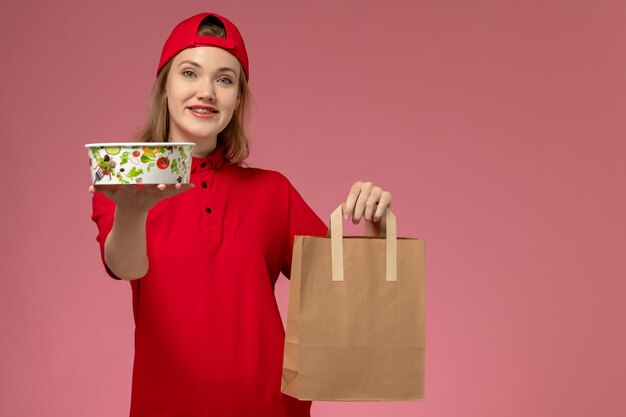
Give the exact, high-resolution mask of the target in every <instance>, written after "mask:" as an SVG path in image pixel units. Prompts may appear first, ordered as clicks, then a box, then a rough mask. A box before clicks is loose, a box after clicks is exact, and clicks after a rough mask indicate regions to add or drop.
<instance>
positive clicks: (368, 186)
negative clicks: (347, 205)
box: [352, 182, 374, 224]
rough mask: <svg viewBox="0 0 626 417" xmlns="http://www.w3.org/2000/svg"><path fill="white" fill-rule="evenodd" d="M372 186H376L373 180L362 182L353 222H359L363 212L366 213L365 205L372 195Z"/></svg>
mask: <svg viewBox="0 0 626 417" xmlns="http://www.w3.org/2000/svg"><path fill="white" fill-rule="evenodd" d="M372 188H374V184H372V183H371V182H364V183H362V184H361V193H360V194H359V198H358V199H357V200H356V205H355V206H354V214H353V215H352V223H353V224H359V222H360V221H361V217H363V213H365V205H366V204H367V200H368V199H369V197H370V194H371V192H372Z"/></svg>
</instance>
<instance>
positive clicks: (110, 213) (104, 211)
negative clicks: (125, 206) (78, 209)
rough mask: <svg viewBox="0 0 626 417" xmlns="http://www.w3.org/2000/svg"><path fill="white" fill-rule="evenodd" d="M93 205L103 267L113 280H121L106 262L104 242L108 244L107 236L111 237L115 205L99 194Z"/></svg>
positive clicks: (94, 198)
mask: <svg viewBox="0 0 626 417" xmlns="http://www.w3.org/2000/svg"><path fill="white" fill-rule="evenodd" d="M92 204H93V206H92V213H91V220H93V221H94V222H95V223H96V225H97V226H98V236H96V240H97V241H98V243H99V244H100V258H101V259H102V265H104V268H105V270H106V272H107V274H109V276H110V277H111V278H113V279H118V280H121V278H119V277H117V276H116V275H115V274H114V273H113V271H111V270H110V269H109V267H108V266H107V264H106V262H105V261H104V242H106V240H107V236H109V232H110V231H111V229H112V228H113V219H114V216H115V203H114V202H113V201H112V200H110V199H109V198H107V197H106V196H105V195H104V194H102V193H100V192H97V193H94V195H93V199H92Z"/></svg>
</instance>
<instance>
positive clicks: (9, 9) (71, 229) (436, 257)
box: [0, 0, 626, 417]
mask: <svg viewBox="0 0 626 417" xmlns="http://www.w3.org/2000/svg"><path fill="white" fill-rule="evenodd" d="M0 7H1V8H2V10H0V30H1V35H2V36H1V38H0V39H1V40H0V42H1V44H2V49H1V50H2V65H1V66H0V71H1V72H2V74H1V75H2V77H1V78H0V79H1V80H2V92H1V94H0V103H1V105H2V113H1V115H2V116H1V117H2V125H3V126H4V128H3V132H4V133H3V139H2V144H3V152H2V154H3V161H2V164H0V169H1V170H2V176H3V177H4V178H5V181H4V185H3V188H4V193H3V195H4V197H3V201H4V203H3V204H2V214H3V215H2V216H1V217H0V221H1V224H0V226H1V232H0V234H1V237H0V256H2V259H1V260H2V262H1V263H0V265H1V266H0V268H1V280H0V335H1V336H0V353H1V355H0V415H2V416H11V417H22V416H28V417H31V416H39V417H45V416H55V417H56V416H64V417H67V416H76V417H78V416H81V417H82V416H93V417H109V416H123V415H127V412H128V405H129V398H130V381H131V379H130V378H131V365H132V354H133V345H132V341H133V322H132V311H131V297H130V296H131V294H130V288H129V285H128V284H127V283H120V282H114V281H112V280H110V279H109V278H108V277H107V276H106V275H105V273H104V271H103V269H102V267H101V265H100V260H99V256H98V251H97V245H96V242H95V235H96V228H95V225H94V224H92V223H91V221H90V219H89V216H90V195H89V194H88V193H87V186H88V183H89V176H88V173H87V158H86V154H85V151H84V149H83V148H82V145H83V144H84V143H87V142H92V141H107V140H109V141H113V140H123V139H126V138H128V137H129V135H131V134H132V132H134V131H135V130H136V129H137V128H139V126H140V124H141V121H142V119H143V117H144V115H145V108H146V102H147V97H148V93H149V90H150V87H151V84H152V82H153V72H154V70H155V66H156V64H157V60H158V56H159V53H160V48H161V45H162V42H163V41H164V40H165V38H166V36H167V35H168V33H169V31H170V29H171V27H172V26H173V25H174V24H175V23H176V22H178V21H179V20H181V19H182V18H184V17H187V16H190V15H191V14H194V13H196V12H200V11H204V9H207V8H211V9H212V10H214V11H217V12H221V13H223V14H224V15H226V16H228V17H230V18H231V19H232V20H234V21H235V22H236V23H237V24H238V26H239V27H240V29H241V31H242V32H243V35H244V37H245V38H246V40H247V45H248V49H249V51H250V59H251V88H252V90H253V93H254V97H255V103H256V105H255V111H254V114H253V119H252V124H251V129H250V131H251V134H252V138H253V153H252V158H251V162H252V163H253V164H254V165H256V166H259V167H266V168H271V169H276V170H279V171H282V172H283V173H284V174H286V175H287V176H288V177H289V178H290V179H291V181H292V182H293V183H294V184H295V185H296V187H297V188H298V189H299V190H300V192H301V193H302V195H303V196H304V197H305V199H306V200H307V201H308V202H309V204H310V205H311V206H312V207H313V208H314V209H315V210H316V212H317V213H318V214H320V216H322V218H324V219H326V218H327V217H328V215H329V214H330V212H331V211H332V209H334V208H335V207H336V206H337V205H338V204H339V203H340V202H341V201H342V200H343V199H344V198H345V196H346V194H347V192H348V188H349V186H350V184H351V183H352V182H353V181H355V180H357V179H366V180H370V179H371V180H373V181H374V182H376V183H377V184H380V185H381V186H382V187H383V188H386V189H388V190H390V191H391V192H392V194H393V197H394V208H395V212H396V214H397V215H398V223H399V225H398V227H399V233H400V234H401V235H403V236H412V237H421V238H424V239H425V240H426V242H427V274H428V278H427V283H428V284H427V288H428V290H427V291H428V294H427V300H428V301H427V303H428V304H427V352H426V362H427V363H426V367H427V376H426V384H427V385H426V399H425V400H423V401H420V402H406V403H402V402H395V403H315V404H314V406H313V407H314V408H313V415H314V416H316V417H320V416H324V417H334V416H360V417H370V416H371V417H373V416H399V417H402V416H442V417H443V416H445V417H470V416H471V417H474V416H476V417H484V416H498V417H500V416H508V417H515V416H520V417H528V416H546V417H552V416H568V417H578V416H580V417H583V416H585V417H587V416H592V415H595V416H603V417H608V416H623V415H626V396H624V387H626V359H625V355H624V352H626V325H625V318H626V317H625V315H626V309H625V307H624V305H625V303H624V301H623V298H624V292H625V291H626V279H625V278H626V276H625V275H626V274H625V273H624V266H623V265H624V263H623V260H624V258H625V256H624V251H625V250H626V222H625V219H624V213H626V196H625V193H624V191H625V185H626V184H625V179H626V172H625V171H626V168H625V166H626V164H625V162H626V145H625V139H624V138H625V134H626V123H625V122H624V120H626V119H625V118H624V114H625V110H626V48H624V39H626V25H624V21H626V3H625V2H623V0H615V1H609V0H588V1H574V0H572V1H557V0H527V1H517V2H515V1H505V0H500V1H498V0H476V1H466V0H428V1H422V0H405V1H403V0H386V1H379V2H374V1H362V0H343V1H336V0H318V1H315V2H299V1H292V0H276V1H272V2H263V1H253V0H249V1H233V0H224V1H222V0H215V1H212V2H198V1H191V0H184V1H183V0H179V1H175V2H174V1H154V0H141V1H108V2H89V1H82V0H80V1H79V0H75V1H69V0H59V1H37V2H35V1H28V0H25V1H21V2H9V1H6V2H3V3H2V6H0ZM349 231H350V232H352V233H354V234H356V233H360V231H361V228H360V227H359V228H350V229H349ZM287 291H288V281H287V280H286V279H284V278H281V279H280V284H279V285H278V288H277V296H278V299H279V304H280V307H281V309H282V311H283V312H284V311H285V310H286V295H287Z"/></svg>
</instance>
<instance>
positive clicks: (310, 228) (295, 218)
mask: <svg viewBox="0 0 626 417" xmlns="http://www.w3.org/2000/svg"><path fill="white" fill-rule="evenodd" d="M287 183H288V193H287V194H288V195H287V200H288V202H287V207H288V213H287V218H288V221H287V227H286V233H285V236H284V244H283V253H282V262H281V272H282V273H283V275H284V276H286V277H287V278H290V275H291V256H292V254H293V242H294V238H295V236H296V235H300V236H327V235H328V227H327V226H326V224H325V223H324V222H323V221H322V220H321V219H320V218H319V217H318V215H317V214H315V212H314V211H313V210H312V209H311V207H309V206H308V204H307V203H306V202H305V201H304V199H303V198H302V196H301V195H300V194H299V193H298V191H297V190H296V189H295V188H294V187H293V185H291V183H290V182H289V181H287Z"/></svg>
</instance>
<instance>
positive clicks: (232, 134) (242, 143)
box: [135, 16, 251, 165]
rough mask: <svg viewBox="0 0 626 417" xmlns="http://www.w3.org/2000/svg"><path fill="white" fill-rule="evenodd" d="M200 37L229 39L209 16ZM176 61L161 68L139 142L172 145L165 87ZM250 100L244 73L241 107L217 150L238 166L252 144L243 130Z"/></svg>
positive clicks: (240, 76)
mask: <svg viewBox="0 0 626 417" xmlns="http://www.w3.org/2000/svg"><path fill="white" fill-rule="evenodd" d="M198 34H200V35H204V36H215V37H218V38H225V37H226V32H225V30H224V26H223V25H222V22H220V21H219V20H218V19H217V18H215V17H213V16H208V17H207V18H206V19H204V20H203V21H202V23H201V24H200V27H199V28H198ZM173 60H174V59H173V58H172V59H171V60H170V61H169V62H168V63H167V64H165V65H164V66H163V68H161V71H160V72H159V75H158V76H157V79H156V81H155V83H154V86H153V87H152V92H151V93H150V103H149V105H148V117H147V119H146V124H145V125H144V127H143V129H141V130H140V131H139V133H138V134H137V135H136V136H135V139H136V140H138V141H141V142H169V137H168V133H169V111H168V110H167V96H166V94H165V84H166V82H167V75H168V74H169V71H170V68H171V66H172V61H173ZM250 96H251V93H250V90H249V89H248V80H247V79H246V75H245V74H244V72H243V69H242V70H241V71H240V75H239V105H238V106H237V107H236V108H235V111H234V113H233V117H232V119H231V120H230V122H229V123H228V125H227V126H226V127H225V128H224V130H222V131H221V132H220V133H218V135H217V146H220V147H221V148H222V151H223V152H224V159H225V160H226V161H228V162H230V163H231V164H235V165H241V164H242V163H243V161H244V160H245V159H246V158H247V157H248V155H249V154H250V143H249V141H248V136H247V135H246V132H245V129H244V125H245V122H246V117H247V111H248V107H249V105H250Z"/></svg>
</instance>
